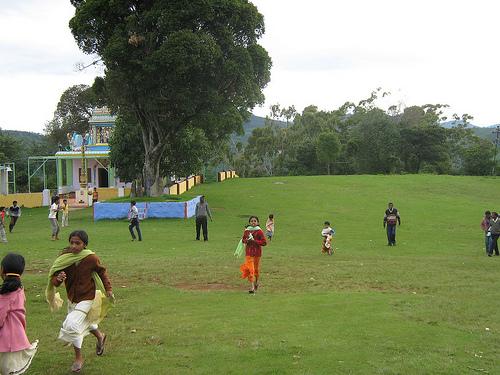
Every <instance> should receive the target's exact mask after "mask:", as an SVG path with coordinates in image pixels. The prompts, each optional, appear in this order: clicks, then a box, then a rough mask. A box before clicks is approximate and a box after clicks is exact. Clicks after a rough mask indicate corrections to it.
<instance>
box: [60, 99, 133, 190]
mask: <svg viewBox="0 0 500 375" xmlns="http://www.w3.org/2000/svg"><path fill="white" fill-rule="evenodd" d="M115 121H116V116H114V115H112V114H111V113H110V112H109V110H108V109H107V108H98V109H96V110H94V111H93V113H92V117H91V118H90V120H89V124H90V131H89V132H88V133H86V134H77V133H76V132H75V133H73V134H68V143H69V147H67V149H66V150H61V151H58V152H57V153H56V154H55V159H56V166H57V188H58V193H59V194H68V193H72V192H75V193H77V195H78V192H79V191H80V190H84V189H86V188H94V187H96V188H108V187H123V185H124V184H123V183H121V182H120V180H119V179H118V178H116V177H115V170H114V168H113V167H111V166H110V163H109V152H110V147H109V144H108V143H109V139H110V137H111V134H112V132H113V128H114V126H115Z"/></svg>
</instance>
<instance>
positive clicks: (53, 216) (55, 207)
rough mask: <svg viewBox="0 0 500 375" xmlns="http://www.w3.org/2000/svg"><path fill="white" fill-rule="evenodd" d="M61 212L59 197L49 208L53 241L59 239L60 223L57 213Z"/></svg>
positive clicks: (54, 199)
mask: <svg viewBox="0 0 500 375" xmlns="http://www.w3.org/2000/svg"><path fill="white" fill-rule="evenodd" d="M58 212H59V197H53V198H52V204H51V205H50V208H49V221H50V226H51V228H52V241H55V240H58V239H59V230H60V228H59V222H58V221H57V213H58Z"/></svg>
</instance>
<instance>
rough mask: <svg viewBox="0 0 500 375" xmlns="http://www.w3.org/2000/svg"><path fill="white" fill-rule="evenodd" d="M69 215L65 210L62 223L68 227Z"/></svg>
mask: <svg viewBox="0 0 500 375" xmlns="http://www.w3.org/2000/svg"><path fill="white" fill-rule="evenodd" d="M68 216H69V214H67V213H65V212H63V214H62V223H61V224H62V226H63V227H67V226H68Z"/></svg>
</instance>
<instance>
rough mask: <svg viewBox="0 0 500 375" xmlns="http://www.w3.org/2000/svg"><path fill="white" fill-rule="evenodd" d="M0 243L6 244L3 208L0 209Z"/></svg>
mask: <svg viewBox="0 0 500 375" xmlns="http://www.w3.org/2000/svg"><path fill="white" fill-rule="evenodd" d="M0 242H3V243H7V242H8V241H7V233H5V207H3V206H2V207H0Z"/></svg>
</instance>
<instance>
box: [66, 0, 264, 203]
mask: <svg viewBox="0 0 500 375" xmlns="http://www.w3.org/2000/svg"><path fill="white" fill-rule="evenodd" d="M72 4H73V5H74V6H75V16H74V17H73V18H72V19H71V21H70V28H71V31H72V33H73V35H74V37H75V39H76V41H77V43H78V46H79V47H80V48H81V49H82V50H83V51H84V52H86V53H88V54H95V55H97V56H98V57H99V58H100V59H101V60H102V63H103V64H104V66H105V68H106V69H105V76H104V78H103V79H102V80H96V83H95V84H94V85H98V86H101V87H104V89H105V92H106V94H107V99H108V100H109V104H110V105H111V107H112V108H114V109H115V110H116V111H117V112H118V113H119V114H124V115H126V117H130V118H133V119H134V120H135V121H134V123H136V124H138V126H140V129H141V133H142V137H141V139H142V142H143V146H144V168H143V175H144V182H145V189H146V193H147V194H148V195H157V194H159V193H160V192H161V190H162V181H161V165H162V161H164V160H172V159H173V158H175V155H174V154H169V155H166V156H165V154H166V153H170V152H171V150H172V149H171V145H175V144H180V143H181V142H182V141H183V139H182V137H184V136H185V135H186V129H195V128H199V129H202V130H203V133H204V137H206V138H207V140H208V141H209V142H211V143H212V144H217V142H218V141H220V140H222V139H225V138H226V137H227V136H228V135H229V134H231V133H232V132H234V131H236V130H241V126H242V123H243V121H244V119H245V118H246V117H247V115H248V110H249V109H251V108H253V107H254V106H255V105H256V104H259V103H262V102H263V100H264V96H263V94H262V89H263V88H264V87H265V86H266V84H267V83H268V82H269V79H270V67H271V59H270V58H269V56H268V54H267V52H266V51H265V49H264V48H262V47H261V46H260V45H259V44H258V43H257V41H258V39H259V38H260V37H261V36H262V34H263V33H264V20H263V17H262V15H261V14H260V13H259V12H258V11H257V8H256V7H255V6H254V5H252V4H251V3H249V2H248V1H246V0H189V1H187V0H157V1H140V2H139V1H135V0H125V1H120V2H109V1H108V0H92V1H90V0H72ZM166 175H169V173H167V174H166Z"/></svg>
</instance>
